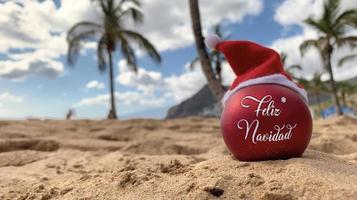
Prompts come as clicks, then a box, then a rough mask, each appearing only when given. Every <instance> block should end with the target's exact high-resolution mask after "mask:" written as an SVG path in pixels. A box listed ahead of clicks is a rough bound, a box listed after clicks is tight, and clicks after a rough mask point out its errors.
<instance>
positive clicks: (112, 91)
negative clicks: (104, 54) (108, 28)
mask: <svg viewBox="0 0 357 200" xmlns="http://www.w3.org/2000/svg"><path fill="white" fill-rule="evenodd" d="M108 55H109V83H110V110H109V113H108V119H117V118H118V117H117V112H116V108H115V88H114V72H113V60H112V53H111V51H108Z"/></svg>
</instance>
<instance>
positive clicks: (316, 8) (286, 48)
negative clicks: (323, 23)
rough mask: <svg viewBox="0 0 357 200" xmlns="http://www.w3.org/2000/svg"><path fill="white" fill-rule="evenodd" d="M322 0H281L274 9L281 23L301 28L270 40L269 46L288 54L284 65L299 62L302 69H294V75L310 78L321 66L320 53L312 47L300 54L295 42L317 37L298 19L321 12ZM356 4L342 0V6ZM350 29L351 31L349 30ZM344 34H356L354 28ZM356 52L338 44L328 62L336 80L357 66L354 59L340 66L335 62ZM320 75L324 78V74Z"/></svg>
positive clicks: (352, 72) (356, 4)
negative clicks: (338, 47)
mask: <svg viewBox="0 0 357 200" xmlns="http://www.w3.org/2000/svg"><path fill="white" fill-rule="evenodd" d="M322 4H323V0H300V1H296V0H285V1H284V2H283V3H282V4H281V5H280V6H279V7H278V8H277V9H276V12H275V16H274V18H275V20H276V21H277V22H279V23H280V24H282V25H284V26H290V25H298V26H300V27H301V28H302V33H300V34H297V35H294V36H290V37H285V38H280V39H277V40H275V41H273V42H272V45H271V46H272V48H274V49H276V50H277V51H279V52H285V53H287V55H288V58H287V60H286V66H289V65H293V64H300V65H301V66H302V67H303V70H302V71H296V75H298V76H305V77H307V78H311V77H312V74H313V73H314V72H317V71H321V69H322V67H323V66H322V61H321V57H320V55H319V54H318V52H317V50H316V49H311V50H309V51H308V52H307V53H306V54H305V55H304V57H301V55H300V51H299V46H300V44H301V43H302V42H303V41H304V40H306V39H314V38H317V37H318V33H317V32H316V31H315V30H314V29H312V28H310V27H308V26H306V25H304V24H303V23H302V21H303V20H304V19H306V18H307V17H308V16H313V17H319V16H320V15H321V14H322ZM346 8H348V9H351V8H357V1H353V0H343V1H342V9H346ZM353 32H354V33H353ZM348 34H356V31H353V30H352V31H350V32H349V33H348ZM350 53H357V49H355V50H351V49H349V48H348V47H345V48H342V49H341V48H340V49H338V50H336V51H335V53H334V54H333V56H332V66H333V71H334V72H335V73H334V74H335V77H336V80H345V79H348V78H352V77H354V76H356V75H357V68H356V66H354V62H349V63H346V64H345V65H344V66H343V67H337V62H338V60H339V59H340V58H342V57H343V56H344V55H347V54H350ZM323 78H328V77H326V76H324V77H323Z"/></svg>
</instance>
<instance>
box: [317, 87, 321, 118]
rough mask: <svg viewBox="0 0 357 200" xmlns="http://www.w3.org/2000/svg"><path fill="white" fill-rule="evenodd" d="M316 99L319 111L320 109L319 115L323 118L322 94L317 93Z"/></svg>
mask: <svg viewBox="0 0 357 200" xmlns="http://www.w3.org/2000/svg"><path fill="white" fill-rule="evenodd" d="M316 98H317V104H318V109H319V115H320V116H321V98H320V92H319V91H317V92H316Z"/></svg>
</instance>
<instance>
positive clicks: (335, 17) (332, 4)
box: [300, 0, 357, 115]
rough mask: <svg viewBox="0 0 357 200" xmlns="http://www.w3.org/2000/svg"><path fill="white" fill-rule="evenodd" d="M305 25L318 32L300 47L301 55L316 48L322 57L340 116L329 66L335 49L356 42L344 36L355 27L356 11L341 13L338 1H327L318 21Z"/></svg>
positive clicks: (309, 21) (309, 19) (356, 24)
mask: <svg viewBox="0 0 357 200" xmlns="http://www.w3.org/2000/svg"><path fill="white" fill-rule="evenodd" d="M304 22H305V23H306V24H307V25H309V26H311V27H313V28H315V29H316V30H318V31H319V33H320V37H319V38H318V39H309V40H306V41H304V42H303V43H302V44H301V45H300V51H301V54H302V55H304V53H305V52H306V51H307V49H308V48H310V47H316V48H317V49H318V50H319V52H320V55H321V57H322V60H323V63H324V68H325V69H326V70H327V71H328V73H329V75H330V84H331V90H332V94H333V99H334V103H335V106H336V108H337V114H338V115H342V109H341V106H340V101H339V99H338V95H337V87H336V83H335V80H334V76H333V71H332V66H331V56H332V54H333V53H334V51H335V50H336V48H337V47H341V46H343V45H353V43H355V42H356V41H357V37H356V36H346V35H345V32H346V28H347V27H348V26H351V27H353V28H355V27H357V10H356V9H349V10H345V11H343V12H341V11H340V0H328V1H327V2H326V3H325V4H324V10H323V15H322V16H321V18H319V19H313V18H311V17H309V18H307V19H306V20H305V21H304Z"/></svg>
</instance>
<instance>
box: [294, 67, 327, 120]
mask: <svg viewBox="0 0 357 200" xmlns="http://www.w3.org/2000/svg"><path fill="white" fill-rule="evenodd" d="M321 76H322V73H315V74H314V76H313V77H312V79H311V80H310V81H308V80H306V79H304V78H299V79H298V81H299V83H300V84H301V85H303V86H304V88H306V90H307V91H309V92H311V93H312V94H313V95H314V96H315V97H316V99H317V104H318V113H319V114H321V110H322V107H321V93H322V92H328V91H329V90H328V88H327V87H326V85H325V83H324V82H323V81H322V80H321Z"/></svg>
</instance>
